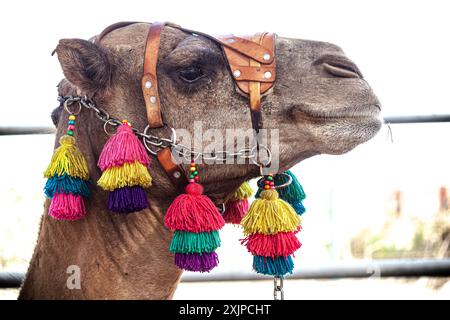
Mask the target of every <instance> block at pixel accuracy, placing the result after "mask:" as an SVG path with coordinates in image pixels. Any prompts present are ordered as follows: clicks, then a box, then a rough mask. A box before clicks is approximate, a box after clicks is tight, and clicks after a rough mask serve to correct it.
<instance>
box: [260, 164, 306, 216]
mask: <svg viewBox="0 0 450 320" xmlns="http://www.w3.org/2000/svg"><path fill="white" fill-rule="evenodd" d="M289 177H290V178H291V179H292V182H291V183H290V184H289V185H288V186H286V187H284V188H279V189H277V191H278V194H279V197H280V198H281V199H283V200H284V201H286V202H288V203H289V204H290V205H291V206H292V207H293V208H294V210H295V212H297V214H299V215H302V214H304V213H305V211H306V210H305V207H304V206H303V203H302V202H303V200H304V199H305V198H306V194H305V191H304V190H303V187H302V185H301V184H300V182H299V181H298V179H297V177H296V176H295V175H294V174H293V173H292V172H291V171H290V170H287V171H285V172H284V173H283V174H276V175H274V183H275V185H283V184H284V183H286V182H287V181H288V180H289V179H290V178H289ZM260 194H261V189H259V190H258V192H257V193H256V195H255V198H259V197H260Z"/></svg>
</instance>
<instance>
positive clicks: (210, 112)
mask: <svg viewBox="0 0 450 320" xmlns="http://www.w3.org/2000/svg"><path fill="white" fill-rule="evenodd" d="M147 31H148V24H145V23H140V24H134V25H130V26H127V27H124V28H120V29H117V30H114V31H113V32H111V33H109V34H108V35H107V36H106V37H104V38H103V40H102V41H101V43H100V44H94V43H92V42H90V41H86V40H81V39H63V40H60V41H59V44H58V45H57V48H56V50H55V52H56V54H57V57H58V59H59V62H60V64H61V68H62V70H63V72H64V76H65V79H64V80H63V81H62V82H61V83H60V85H59V87H58V90H59V94H60V95H67V94H78V95H87V96H88V97H90V98H92V99H94V100H95V101H96V103H97V105H99V106H101V107H102V108H104V109H105V110H106V111H108V112H109V113H110V114H111V115H115V116H116V117H118V118H124V119H125V118H126V119H128V120H129V121H131V122H132V123H133V125H134V127H136V128H139V129H143V128H144V127H145V126H146V114H145V107H144V100H143V97H142V91H141V86H140V77H141V76H142V68H143V52H144V45H145V42H146V35H147ZM276 54H277V77H278V78H277V81H276V83H275V86H274V88H273V91H272V92H271V93H269V94H268V95H267V96H265V97H264V98H263V100H262V114H263V117H264V126H265V127H266V128H278V129H279V137H280V147H279V162H280V168H279V172H281V171H284V170H287V169H288V168H291V167H292V166H294V165H295V164H297V163H299V162H301V161H302V160H304V159H306V158H309V157H312V156H314V155H318V154H334V155H340V154H343V153H346V152H348V151H350V150H352V149H353V148H355V147H356V146H357V145H359V144H361V143H364V142H366V141H368V140H369V139H371V138H372V137H373V136H374V135H375V134H376V133H377V132H378V131H379V129H380V127H381V121H380V109H381V108H380V103H379V101H378V99H377V97H376V96H375V94H374V93H373V91H372V89H371V88H370V86H369V85H368V83H367V82H366V81H365V80H364V78H363V76H362V75H361V72H360V71H359V69H358V67H357V66H356V65H355V64H354V63H353V62H352V61H351V60H349V59H348V58H347V57H346V56H345V54H344V52H343V51H342V49H340V48H339V47H338V46H336V45H334V44H330V43H326V42H319V41H310V40H300V39H291V38H283V37H278V38H277V40H276ZM224 59H225V58H224V56H223V54H222V52H221V50H220V48H219V47H218V46H217V45H216V44H214V43H213V42H212V41H211V40H209V39H207V38H205V37H202V36H193V35H191V34H187V33H185V32H183V31H180V30H179V29H176V28H172V27H170V26H167V27H165V29H164V31H163V34H162V39H161V44H160V53H159V64H158V77H159V87H160V96H161V101H162V106H163V109H164V111H163V112H164V117H165V121H166V122H167V123H168V124H170V126H171V127H173V128H185V129H187V130H188V131H191V130H193V128H192V126H193V125H192V124H193V123H194V121H196V120H202V121H203V126H204V128H205V129H208V128H216V129H219V130H221V131H224V130H225V129H226V128H243V129H251V121H250V114H249V109H248V106H247V99H246V98H245V97H243V96H242V95H241V94H239V92H237V90H236V89H235V86H234V83H233V79H232V75H231V74H230V72H229V70H228V69H227V65H226V63H225V60H224ZM192 66H195V68H196V72H200V73H201V76H199V77H196V78H195V79H194V80H195V81H184V80H185V79H183V78H182V77H180V72H179V71H180V70H192ZM198 70H200V71H198ZM189 72H190V71H189ZM191 77H192V76H191ZM61 109H62V108H61V107H60V108H58V109H56V110H55V111H54V112H53V114H52V118H53V120H54V123H55V125H56V128H57V133H56V145H57V142H58V140H59V137H60V136H61V135H63V134H64V131H65V126H66V120H67V113H65V112H64V111H62V110H61ZM77 126H78V127H77V145H78V147H79V148H80V150H81V151H82V152H83V154H84V155H85V156H86V159H87V161H88V163H89V169H90V172H91V178H92V179H93V180H94V181H97V179H98V178H99V176H100V171H99V169H98V168H97V166H96V162H97V159H98V157H99V154H100V152H101V150H102V147H103V145H104V144H105V141H106V140H107V138H108V137H107V135H106V134H105V133H104V131H103V123H101V122H100V121H98V119H96V118H95V116H94V115H93V113H90V112H85V111H83V112H81V114H80V115H79V116H78V120H77ZM152 133H153V134H157V135H159V136H167V135H169V134H170V132H168V131H167V128H162V129H157V130H154V131H153V132H152ZM184 166H186V165H184ZM199 167H200V171H201V176H202V184H203V186H204V188H205V193H206V194H207V195H208V196H210V197H211V198H212V199H213V201H214V202H216V203H221V202H223V201H224V199H226V197H227V196H228V195H230V194H231V193H232V192H233V191H234V190H236V188H237V187H238V186H239V185H240V184H241V183H242V182H243V181H245V180H248V179H251V178H254V177H257V176H258V175H259V168H258V167H257V166H255V165H252V164H235V165H221V164H209V165H200V166H199ZM149 170H150V172H151V174H152V176H153V181H154V184H153V186H152V187H151V188H149V189H148V194H147V196H148V199H149V208H148V209H145V210H143V211H141V212H138V213H132V214H129V215H126V216H123V215H114V214H111V213H110V212H108V210H107V209H106V206H105V203H106V199H107V195H106V193H105V192H104V191H102V190H100V189H99V188H98V187H96V186H93V187H92V196H91V197H90V198H89V200H88V201H87V202H86V208H87V216H86V217H85V218H84V219H82V220H78V221H74V222H70V221H57V220H54V219H52V218H50V217H48V215H47V210H48V207H49V200H46V202H45V205H44V214H43V218H42V221H41V225H40V231H39V236H38V241H37V244H36V247H35V251H34V254H33V256H32V259H31V262H30V265H29V269H28V272H27V275H26V278H25V280H24V283H23V285H22V288H21V291H20V295H19V299H171V298H172V296H173V294H174V292H175V290H176V287H177V284H178V282H179V280H180V277H181V274H182V272H181V271H180V270H179V269H177V268H176V267H175V266H174V264H173V255H172V254H170V253H169V250H168V247H169V243H170V240H171V236H172V233H171V231H169V230H168V229H166V228H165V227H164V222H163V219H164V214H165V211H166V209H167V208H168V206H169V205H170V203H171V202H172V200H173V199H174V198H175V197H176V195H177V191H176V189H175V187H174V186H173V185H172V184H171V183H170V181H169V180H168V178H167V176H166V175H165V173H164V172H163V170H162V168H161V167H160V166H159V164H158V162H157V161H156V160H154V161H153V163H152V164H151V166H150V169H149ZM74 265H75V266H78V267H79V270H80V276H81V287H80V288H78V289H73V288H72V289H69V288H68V286H67V279H68V277H69V276H70V274H68V273H67V272H68V267H69V266H74Z"/></svg>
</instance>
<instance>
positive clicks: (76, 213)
mask: <svg viewBox="0 0 450 320" xmlns="http://www.w3.org/2000/svg"><path fill="white" fill-rule="evenodd" d="M48 214H49V215H50V216H51V217H53V218H55V219H58V220H78V219H81V218H83V217H84V216H85V215H86V209H85V207H84V201H83V197H82V196H80V195H73V194H70V193H67V194H65V193H55V195H54V196H53V198H52V203H51V204H50V208H49V210H48Z"/></svg>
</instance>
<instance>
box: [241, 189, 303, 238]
mask: <svg viewBox="0 0 450 320" xmlns="http://www.w3.org/2000/svg"><path fill="white" fill-rule="evenodd" d="M300 221H301V220H300V217H299V216H298V214H297V213H296V212H295V211H294V209H293V208H292V207H291V206H290V205H289V204H288V203H287V202H285V201H283V200H281V199H279V198H278V193H277V192H276V191H275V190H272V189H269V190H264V191H262V192H261V198H260V199H256V200H255V201H253V203H252V205H251V207H250V209H249V210H248V213H247V214H246V215H245V217H244V218H243V219H242V222H241V225H242V226H243V227H244V234H245V235H249V234H254V233H262V234H275V233H278V232H293V231H296V230H297V227H298V225H299V224H300Z"/></svg>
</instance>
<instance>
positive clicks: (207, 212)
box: [164, 183, 225, 233]
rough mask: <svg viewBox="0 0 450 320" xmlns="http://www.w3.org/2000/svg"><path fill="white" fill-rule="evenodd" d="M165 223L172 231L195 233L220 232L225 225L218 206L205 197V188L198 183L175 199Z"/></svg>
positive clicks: (189, 185) (191, 185)
mask: <svg viewBox="0 0 450 320" xmlns="http://www.w3.org/2000/svg"><path fill="white" fill-rule="evenodd" d="M164 221H165V224H166V227H168V228H169V229H171V230H183V231H188V232H195V233H199V232H208V231H214V230H219V229H221V228H222V227H223V226H224V225H225V221H224V220H223V218H222V216H221V215H220V213H219V211H218V210H217V208H216V206H215V205H214V203H213V202H212V201H211V199H209V198H208V197H207V196H205V195H203V187H202V186H201V185H200V184H198V183H190V184H188V185H187V187H186V193H185V194H180V195H179V196H178V197H176V198H175V200H174V201H173V202H172V204H171V205H170V207H169V209H167V213H166V217H165V219H164Z"/></svg>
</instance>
